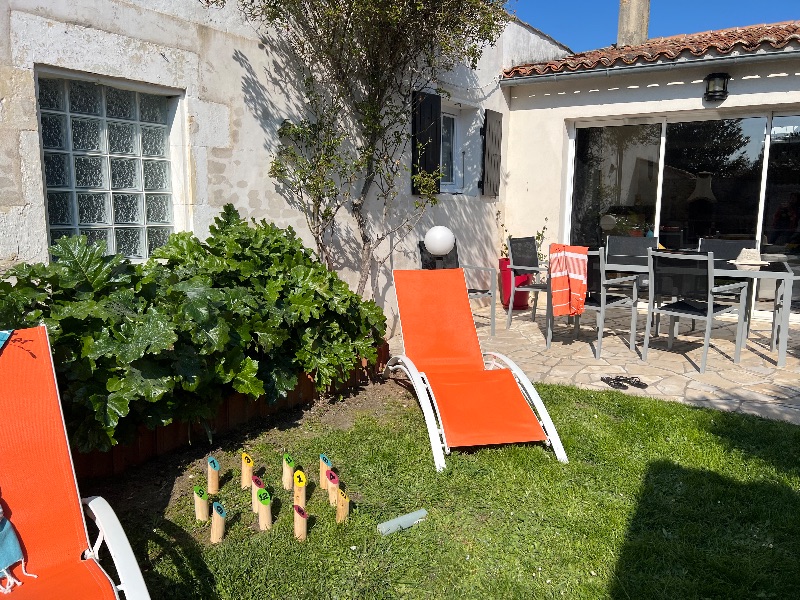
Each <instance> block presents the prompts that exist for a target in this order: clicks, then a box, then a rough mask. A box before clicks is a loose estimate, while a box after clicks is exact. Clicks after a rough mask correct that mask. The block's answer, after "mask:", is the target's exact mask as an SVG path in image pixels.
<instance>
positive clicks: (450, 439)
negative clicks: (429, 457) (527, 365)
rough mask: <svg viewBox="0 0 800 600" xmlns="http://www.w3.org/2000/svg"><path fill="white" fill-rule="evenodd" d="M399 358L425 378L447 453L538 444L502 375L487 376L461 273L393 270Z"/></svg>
mask: <svg viewBox="0 0 800 600" xmlns="http://www.w3.org/2000/svg"><path fill="white" fill-rule="evenodd" d="M394 280H395V290H396V293H397V304H398V307H399V308H400V324H401V328H402V330H403V344H404V346H405V356H406V357H407V358H409V359H411V361H412V362H413V363H414V366H415V367H416V368H417V370H419V371H420V372H422V373H425V376H426V377H427V379H428V383H429V385H430V387H431V389H432V390H433V394H434V396H435V398H436V404H437V406H438V409H439V416H440V418H441V423H442V428H443V429H444V432H445V437H446V440H447V445H448V446H450V447H459V446H461V447H463V446H483V445H493V444H504V443H514V442H530V441H543V440H546V439H547V435H546V434H545V432H544V431H543V430H542V427H541V425H540V424H539V420H538V419H537V417H536V415H535V414H534V412H533V410H532V409H531V407H530V405H529V404H528V402H527V401H526V400H525V397H524V396H523V395H522V392H521V391H520V389H519V386H518V385H517V382H516V380H515V379H514V376H513V375H512V374H511V371H509V370H508V369H493V370H487V369H486V367H485V366H484V363H483V355H482V353H481V347H480V343H479V342H478V334H477V332H476V331H475V324H474V323H473V320H472V311H471V309H470V306H469V297H468V295H467V284H466V279H465V278H464V271H463V270H462V269H440V270H435V271H424V270H423V271H401V270H398V271H395V272H394Z"/></svg>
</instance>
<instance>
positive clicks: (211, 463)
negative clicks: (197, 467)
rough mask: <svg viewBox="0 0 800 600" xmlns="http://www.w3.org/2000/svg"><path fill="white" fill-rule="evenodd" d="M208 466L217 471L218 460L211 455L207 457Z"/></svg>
mask: <svg viewBox="0 0 800 600" xmlns="http://www.w3.org/2000/svg"><path fill="white" fill-rule="evenodd" d="M208 466H209V467H211V468H212V469H214V470H215V471H219V462H217V459H216V458H214V457H213V456H209V457H208Z"/></svg>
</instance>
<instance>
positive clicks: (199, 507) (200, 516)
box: [194, 485, 208, 521]
mask: <svg viewBox="0 0 800 600" xmlns="http://www.w3.org/2000/svg"><path fill="white" fill-rule="evenodd" d="M194 516H195V518H196V519H197V520H198V521H208V493H207V492H206V490H205V488H203V486H200V485H196V486H194Z"/></svg>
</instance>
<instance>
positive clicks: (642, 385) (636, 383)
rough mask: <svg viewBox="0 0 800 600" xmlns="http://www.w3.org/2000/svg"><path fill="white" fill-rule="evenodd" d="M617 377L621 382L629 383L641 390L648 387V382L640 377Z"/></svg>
mask: <svg viewBox="0 0 800 600" xmlns="http://www.w3.org/2000/svg"><path fill="white" fill-rule="evenodd" d="M617 379H619V380H620V381H621V382H624V383H627V384H628V385H632V386H633V387H636V388H639V389H640V390H643V389H645V388H646V387H647V384H646V383H645V382H644V381H642V380H641V379H639V378H638V377H618V378H617Z"/></svg>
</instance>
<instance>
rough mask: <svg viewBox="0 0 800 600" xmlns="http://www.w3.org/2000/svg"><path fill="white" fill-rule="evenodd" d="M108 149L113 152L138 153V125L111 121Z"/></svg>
mask: <svg viewBox="0 0 800 600" xmlns="http://www.w3.org/2000/svg"><path fill="white" fill-rule="evenodd" d="M108 151H109V152H110V153H111V154H136V125H134V124H133V123H114V122H111V123H109V124H108Z"/></svg>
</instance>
